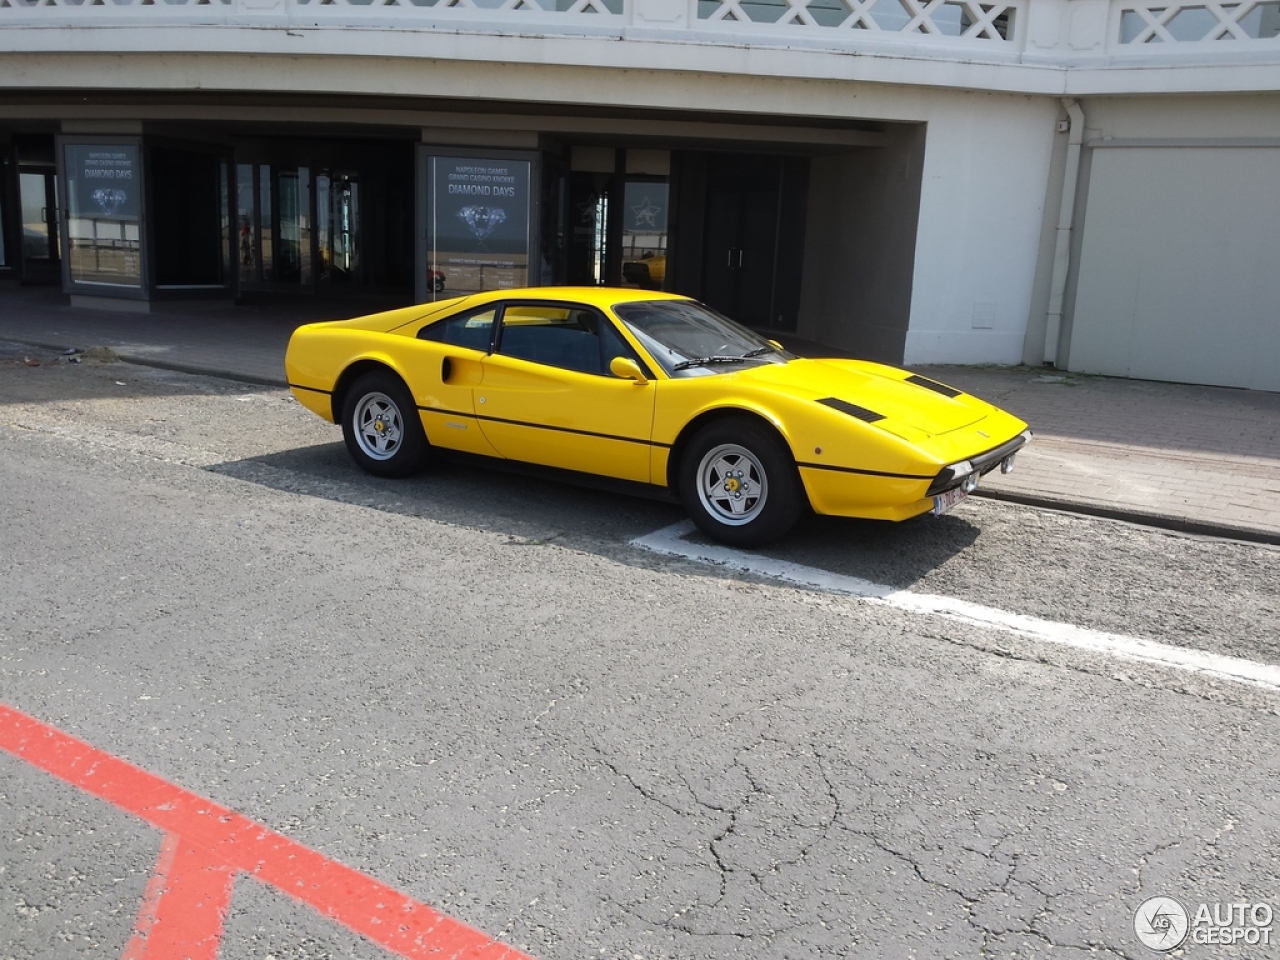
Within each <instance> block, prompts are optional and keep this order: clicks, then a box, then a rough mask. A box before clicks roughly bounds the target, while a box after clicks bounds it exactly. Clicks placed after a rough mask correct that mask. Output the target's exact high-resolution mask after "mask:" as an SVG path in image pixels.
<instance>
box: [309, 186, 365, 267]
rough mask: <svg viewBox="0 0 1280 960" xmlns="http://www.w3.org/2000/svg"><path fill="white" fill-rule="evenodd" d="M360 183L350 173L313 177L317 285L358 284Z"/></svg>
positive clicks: (359, 264) (359, 263)
mask: <svg viewBox="0 0 1280 960" xmlns="http://www.w3.org/2000/svg"><path fill="white" fill-rule="evenodd" d="M359 222H360V183H359V178H358V177H357V176H356V175H355V174H354V173H335V172H330V171H322V172H321V173H319V174H318V175H317V176H316V235H317V243H318V246H319V248H320V263H319V272H320V277H319V279H320V281H321V283H331V284H334V285H335V286H351V285H355V284H358V283H359V282H360V267H361V262H360V260H361V257H360V253H361V251H360V249H359V239H360V232H359V229H358V224H359Z"/></svg>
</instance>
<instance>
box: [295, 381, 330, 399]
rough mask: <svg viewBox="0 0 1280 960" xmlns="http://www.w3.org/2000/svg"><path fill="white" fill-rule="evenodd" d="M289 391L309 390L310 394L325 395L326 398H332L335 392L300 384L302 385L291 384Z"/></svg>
mask: <svg viewBox="0 0 1280 960" xmlns="http://www.w3.org/2000/svg"><path fill="white" fill-rule="evenodd" d="M289 389H290V390H307V391H309V392H310V393H322V394H324V395H325V396H326V397H332V396H333V391H332V390H321V389H320V388H319V387H304V386H303V385H302V384H300V383H291V384H289Z"/></svg>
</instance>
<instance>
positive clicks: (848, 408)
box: [818, 397, 885, 423]
mask: <svg viewBox="0 0 1280 960" xmlns="http://www.w3.org/2000/svg"><path fill="white" fill-rule="evenodd" d="M818 402H819V403H822V404H825V405H826V406H828V407H830V408H831V409H832V410H839V411H840V412H841V413H847V414H848V415H849V416H851V417H857V418H858V419H859V420H861V421H862V422H863V423H875V422H876V421H877V420H883V419H884V418H885V417H884V414H883V413H876V412H875V411H874V410H868V409H867V408H866V407H860V406H858V405H857V404H856V403H849V402H848V401H846V400H838V399H836V398H835V397H827V398H826V399H825V400H819V401H818Z"/></svg>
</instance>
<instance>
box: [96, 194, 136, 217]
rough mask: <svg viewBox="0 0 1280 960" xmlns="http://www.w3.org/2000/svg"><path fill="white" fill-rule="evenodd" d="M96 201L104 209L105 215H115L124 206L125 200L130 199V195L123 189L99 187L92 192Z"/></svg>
mask: <svg viewBox="0 0 1280 960" xmlns="http://www.w3.org/2000/svg"><path fill="white" fill-rule="evenodd" d="M91 196H92V197H93V201H94V203H96V204H97V205H98V207H99V208H100V209H101V210H102V215H103V216H104V217H112V216H115V213H116V211H117V210H119V209H120V208H121V207H122V206H124V202H125V201H126V200H128V199H129V195H128V194H127V193H125V192H124V191H123V190H119V189H108V188H106V187H99V188H98V189H97V190H95V191H93V193H92V194H91Z"/></svg>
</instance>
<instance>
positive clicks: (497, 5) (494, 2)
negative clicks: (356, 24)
mask: <svg viewBox="0 0 1280 960" xmlns="http://www.w3.org/2000/svg"><path fill="white" fill-rule="evenodd" d="M293 2H294V3H295V4H297V5H298V6H300V7H376V8H378V9H386V8H387V7H401V8H414V7H419V8H431V9H434V10H458V9H461V10H501V11H522V10H524V11H534V12H539V13H566V14H571V13H596V14H605V15H612V16H621V14H622V5H623V0H293Z"/></svg>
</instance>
